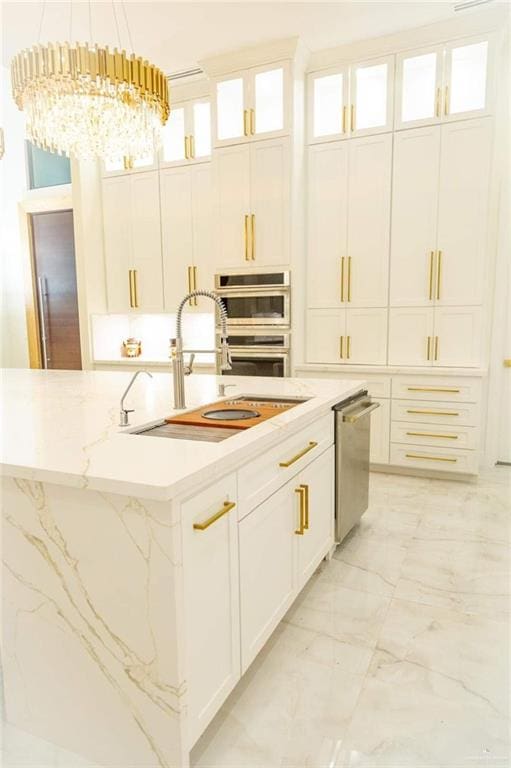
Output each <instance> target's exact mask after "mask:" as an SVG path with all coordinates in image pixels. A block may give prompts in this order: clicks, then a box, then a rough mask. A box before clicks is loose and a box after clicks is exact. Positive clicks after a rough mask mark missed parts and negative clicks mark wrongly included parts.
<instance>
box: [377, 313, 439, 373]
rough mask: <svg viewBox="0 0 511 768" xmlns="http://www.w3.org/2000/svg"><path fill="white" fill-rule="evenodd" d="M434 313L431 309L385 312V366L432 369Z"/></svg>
mask: <svg viewBox="0 0 511 768" xmlns="http://www.w3.org/2000/svg"><path fill="white" fill-rule="evenodd" d="M434 313H435V310H434V309H433V308H432V307H431V308H420V307H409V308H408V307H400V308H398V309H390V310H389V357H388V364H389V365H418V366H419V365H420V366H431V365H432V360H433V347H434V337H433V328H434V325H433V320H434Z"/></svg>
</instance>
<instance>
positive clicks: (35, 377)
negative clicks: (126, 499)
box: [0, 370, 364, 501]
mask: <svg viewBox="0 0 511 768" xmlns="http://www.w3.org/2000/svg"><path fill="white" fill-rule="evenodd" d="M131 375H132V374H131V373H121V372H119V373H117V372H112V373H111V372H103V371H35V370H3V371H2V372H1V395H2V409H1V411H0V423H1V424H2V435H1V443H0V469H1V471H2V474H3V475H6V476H10V477H23V478H27V479H30V480H39V481H42V482H48V483H57V484H62V485H68V486H73V487H76V488H88V489H91V490H99V491H103V492H110V493H121V494H126V495H130V496H136V497H139V498H150V499H158V500H163V501H164V500H168V499H170V498H173V497H175V496H177V495H178V494H180V493H184V492H187V491H189V490H191V489H193V488H196V487H197V482H198V481H199V480H200V483H201V484H204V483H205V482H210V481H212V480H214V479H215V478H216V477H218V476H219V475H220V474H226V473H227V472H229V471H230V470H231V469H233V468H234V467H236V466H239V465H240V464H242V463H243V462H244V461H248V460H249V459H250V458H252V457H253V456H256V455H258V454H261V453H263V452H264V451H266V450H268V448H270V447H271V446H274V445H276V444H277V443H279V442H280V440H282V439H283V435H282V431H281V430H282V428H284V427H285V428H287V431H288V434H292V433H293V432H294V431H297V430H299V429H300V428H302V427H303V426H306V425H307V424H308V423H310V422H311V421H313V420H315V419H316V418H318V417H319V416H321V415H322V414H323V413H327V412H328V411H329V409H330V408H331V407H332V405H334V404H335V403H336V402H339V401H340V400H342V399H343V398H345V397H348V396H349V395H351V394H354V393H356V392H357V391H359V390H360V389H362V387H363V384H364V382H363V380H360V381H353V380H350V381H347V380H342V379H340V380H334V381H332V380H324V379H321V380H317V379H290V378H289V379H278V378H275V379H273V378H262V377H261V378H260V377H244V376H243V377H237V376H236V377H235V376H226V377H223V378H222V377H218V376H210V375H206V374H199V375H195V376H193V375H192V376H188V377H186V381H185V387H186V397H187V403H188V405H187V409H186V410H193V409H194V408H196V407H197V406H200V405H206V404H207V403H212V402H215V401H217V400H219V399H221V398H219V397H218V394H217V392H218V384H219V383H220V382H224V383H226V384H234V385H235V387H233V388H230V389H228V390H227V392H228V396H227V398H226V399H232V398H233V397H236V396H238V395H243V394H246V395H268V396H270V395H272V396H279V395H280V396H283V397H307V398H310V399H309V400H308V401H307V402H306V403H303V404H301V405H298V406H296V407H295V408H292V409H291V410H289V411H286V412H285V413H281V414H279V415H278V416H275V417H274V418H273V419H270V420H268V421H265V422H263V423H262V424H259V425H258V426H256V427H252V428H251V429H248V430H246V431H244V432H243V433H240V434H237V435H235V436H233V437H230V438H228V439H227V440H224V441H223V442H220V443H207V442H199V441H190V440H172V439H162V438H157V437H139V436H136V435H131V434H127V430H123V429H121V428H120V427H119V426H118V424H119V400H120V397H121V395H122V393H123V391H124V389H125V387H126V385H127V384H128V382H129V380H130V377H131ZM172 402H173V395H172V377H171V375H170V374H160V373H157V374H153V379H149V378H147V377H139V379H138V380H137V381H136V382H135V384H134V386H133V387H132V389H131V391H130V393H129V395H128V397H127V399H126V402H125V407H127V408H135V412H134V413H132V414H130V422H131V426H130V428H129V429H130V430H132V429H133V428H136V427H137V426H143V425H145V424H148V423H155V422H157V421H158V420H161V419H163V418H165V417H167V416H170V415H172V414H174V413H176V411H174V410H173V407H172Z"/></svg>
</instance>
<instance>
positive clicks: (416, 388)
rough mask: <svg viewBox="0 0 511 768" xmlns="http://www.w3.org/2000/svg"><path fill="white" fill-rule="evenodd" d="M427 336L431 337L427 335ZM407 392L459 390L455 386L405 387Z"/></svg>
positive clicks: (452, 391) (454, 392) (453, 391)
mask: <svg viewBox="0 0 511 768" xmlns="http://www.w3.org/2000/svg"><path fill="white" fill-rule="evenodd" d="M428 338H431V337H430V336H428ZM407 390H408V392H451V393H453V394H456V393H457V392H460V390H459V389H456V388H455V387H407Z"/></svg>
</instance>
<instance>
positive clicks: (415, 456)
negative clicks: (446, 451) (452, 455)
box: [405, 453, 458, 463]
mask: <svg viewBox="0 0 511 768" xmlns="http://www.w3.org/2000/svg"><path fill="white" fill-rule="evenodd" d="M405 456H406V458H407V459H425V460H426V461H450V462H452V463H455V462H456V461H458V459H448V458H446V457H445V456H419V454H417V453H405Z"/></svg>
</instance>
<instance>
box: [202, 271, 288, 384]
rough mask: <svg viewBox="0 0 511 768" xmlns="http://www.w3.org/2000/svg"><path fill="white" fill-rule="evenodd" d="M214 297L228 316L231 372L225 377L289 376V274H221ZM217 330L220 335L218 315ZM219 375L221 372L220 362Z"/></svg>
mask: <svg viewBox="0 0 511 768" xmlns="http://www.w3.org/2000/svg"><path fill="white" fill-rule="evenodd" d="M215 293H216V294H217V295H218V296H219V297H220V298H221V299H222V302H223V304H224V306H225V308H226V310H227V316H228V322H227V328H228V332H229V335H228V343H229V348H230V351H231V357H232V370H231V371H228V372H226V371H224V373H229V374H230V375H232V376H289V374H290V342H291V287H290V280H289V272H279V271H270V270H268V271H266V272H258V273H247V272H242V273H240V272H236V273H230V274H227V273H225V274H218V275H215ZM216 328H217V334H218V333H219V314H218V311H217V314H216ZM217 341H218V340H217ZM217 347H218V344H217ZM217 372H218V373H219V372H220V369H219V360H218V358H217Z"/></svg>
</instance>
